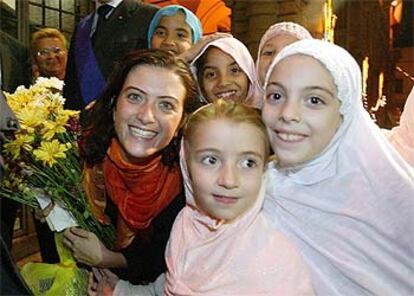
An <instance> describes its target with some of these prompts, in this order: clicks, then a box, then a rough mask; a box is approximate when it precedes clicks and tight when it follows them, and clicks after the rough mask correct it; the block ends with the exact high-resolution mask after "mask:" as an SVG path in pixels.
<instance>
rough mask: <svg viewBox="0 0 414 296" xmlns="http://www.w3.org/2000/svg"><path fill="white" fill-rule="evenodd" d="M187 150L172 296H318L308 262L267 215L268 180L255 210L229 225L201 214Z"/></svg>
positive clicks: (174, 237) (171, 265)
mask: <svg viewBox="0 0 414 296" xmlns="http://www.w3.org/2000/svg"><path fill="white" fill-rule="evenodd" d="M184 149H185V145H182V148H181V157H180V164H181V169H182V172H183V178H184V186H185V187H184V188H185V194H186V200H187V205H186V206H185V207H184V209H183V210H182V211H181V212H180V213H179V214H178V216H177V218H176V220H175V222H174V225H173V228H172V231H171V235H170V240H169V242H168V245H167V250H166V255H165V259H166V262H167V267H168V272H167V276H166V279H167V283H166V290H165V293H166V295H176V296H177V295H203V296H208V295H212V296H216V295H231V296H233V295H246V296H250V295H269V296H273V295H286V296H289V295H291V296H295V295H313V288H312V285H311V283H310V279H309V275H308V270H307V267H306V266H305V264H304V262H303V258H302V257H301V256H300V255H299V252H298V251H297V249H296V248H295V247H294V246H293V244H292V243H291V242H290V241H288V240H287V239H286V237H285V236H284V235H282V234H281V233H280V232H278V231H276V230H274V229H273V228H272V226H271V224H270V223H269V222H268V221H267V219H266V218H265V216H264V214H263V213H262V212H261V208H262V204H263V200H264V191H265V182H264V181H265V179H266V176H265V174H264V176H263V180H264V181H263V184H262V188H261V190H260V193H259V196H258V197H257V200H256V202H255V203H254V205H253V206H252V208H250V209H249V210H247V212H246V213H244V214H243V215H242V216H241V217H239V218H238V219H237V220H234V221H233V222H231V223H223V221H218V220H216V219H213V218H210V217H209V216H207V215H205V214H203V213H202V212H201V211H200V210H199V209H197V205H196V203H195V200H194V196H193V187H192V184H191V180H190V177H189V174H188V170H187V164H186V160H185V150H184Z"/></svg>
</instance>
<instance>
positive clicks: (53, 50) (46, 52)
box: [37, 46, 65, 57]
mask: <svg viewBox="0 0 414 296" xmlns="http://www.w3.org/2000/svg"><path fill="white" fill-rule="evenodd" d="M64 51H65V50H64V49H62V48H60V47H57V46H54V47H45V48H43V49H42V50H39V51H38V52H37V56H38V57H46V56H48V55H49V54H51V53H54V54H61V53H63V52H64Z"/></svg>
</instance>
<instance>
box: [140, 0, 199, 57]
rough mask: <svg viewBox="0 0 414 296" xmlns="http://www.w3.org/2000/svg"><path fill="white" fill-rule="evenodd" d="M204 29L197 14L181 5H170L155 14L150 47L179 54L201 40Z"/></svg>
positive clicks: (151, 27)
mask: <svg viewBox="0 0 414 296" xmlns="http://www.w3.org/2000/svg"><path fill="white" fill-rule="evenodd" d="M202 35H203V29H202V26H201V23H200V20H199V19H198V18H197V16H196V15H195V14H194V13H193V12H191V11H190V10H188V9H187V8H185V7H183V6H181V5H168V6H165V7H163V8H161V9H160V10H158V12H157V13H156V14H155V15H154V17H153V18H152V20H151V23H150V25H149V28H148V34H147V40H148V47H149V48H158V49H162V50H165V51H170V52H172V53H174V54H175V55H179V54H181V53H183V52H184V51H186V50H188V49H190V48H191V47H192V46H193V44H195V43H196V42H197V41H198V40H200V38H201V36H202Z"/></svg>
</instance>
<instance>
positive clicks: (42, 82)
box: [35, 77, 65, 91]
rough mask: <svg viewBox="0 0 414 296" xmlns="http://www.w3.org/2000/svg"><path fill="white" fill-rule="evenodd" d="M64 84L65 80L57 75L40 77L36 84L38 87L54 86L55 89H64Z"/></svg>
mask: <svg viewBox="0 0 414 296" xmlns="http://www.w3.org/2000/svg"><path fill="white" fill-rule="evenodd" d="M64 84H65V83H64V82H63V80H60V79H58V78H56V77H51V78H45V77H39V78H37V80H36V83H35V86H36V87H46V88H54V89H57V90H60V91H62V90H63V85H64Z"/></svg>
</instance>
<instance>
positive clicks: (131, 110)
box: [113, 65, 186, 162]
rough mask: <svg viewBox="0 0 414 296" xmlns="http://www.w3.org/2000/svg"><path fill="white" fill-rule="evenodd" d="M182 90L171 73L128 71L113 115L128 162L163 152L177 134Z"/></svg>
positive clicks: (154, 69)
mask: <svg viewBox="0 0 414 296" xmlns="http://www.w3.org/2000/svg"><path fill="white" fill-rule="evenodd" d="M185 96H186V89H185V87H184V83H183V82H182V80H181V78H180V77H179V76H178V75H177V74H175V73H174V72H173V71H172V70H169V69H165V68H159V67H155V66H150V65H139V66H136V67H134V68H132V69H131V71H130V72H129V74H128V76H127V78H126V79H125V82H124V85H123V87H122V89H121V92H120V93H119V95H118V98H117V102H116V108H115V110H114V113H113V118H114V125H115V131H116V135H117V137H118V140H119V142H120V144H121V146H122V148H123V156H124V157H125V159H126V160H129V161H131V162H137V161H140V159H143V158H146V157H148V156H151V155H153V154H155V153H157V152H159V151H161V150H162V149H164V148H165V147H166V146H167V145H168V144H169V143H170V142H171V140H172V139H173V137H174V136H175V135H176V133H177V129H178V127H179V125H180V123H181V120H182V117H183V110H184V101H185Z"/></svg>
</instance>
